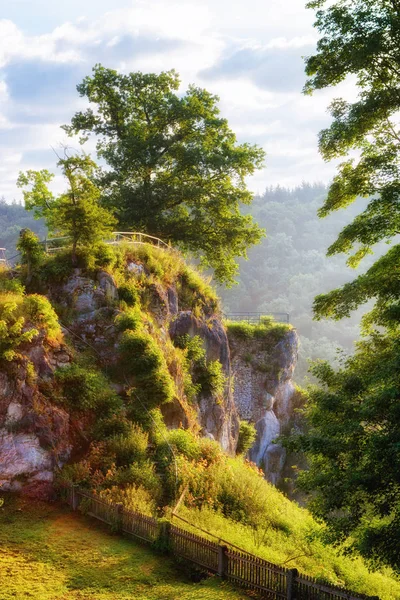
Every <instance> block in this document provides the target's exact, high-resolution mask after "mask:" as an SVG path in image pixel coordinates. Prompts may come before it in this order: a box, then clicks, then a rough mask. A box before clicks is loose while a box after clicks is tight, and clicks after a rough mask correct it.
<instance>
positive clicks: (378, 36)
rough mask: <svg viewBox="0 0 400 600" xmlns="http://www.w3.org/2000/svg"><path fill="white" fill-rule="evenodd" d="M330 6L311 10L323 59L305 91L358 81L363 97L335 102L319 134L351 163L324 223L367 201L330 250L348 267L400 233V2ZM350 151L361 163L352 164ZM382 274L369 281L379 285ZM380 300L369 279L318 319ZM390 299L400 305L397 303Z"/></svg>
mask: <svg viewBox="0 0 400 600" xmlns="http://www.w3.org/2000/svg"><path fill="white" fill-rule="evenodd" d="M324 4H326V2H325V1H324V0H319V1H315V2H310V3H309V5H308V6H310V7H316V8H318V10H317V20H316V23H315V26H316V28H317V29H318V30H319V31H320V33H321V39H320V40H319V42H318V46H317V53H316V54H315V55H314V56H311V57H309V58H308V59H307V61H306V72H307V74H308V75H309V77H310V78H309V80H308V82H307V84H306V87H305V91H306V92H307V93H312V92H313V91H314V90H319V89H324V88H326V87H328V86H332V85H337V84H339V83H340V82H342V81H343V80H344V79H345V78H346V77H347V76H349V75H352V76H356V78H357V86H358V89H359V95H358V98H357V100H356V101H355V102H352V103H351V102H347V101H345V100H343V99H336V100H334V101H333V102H332V104H331V106H330V112H331V114H332V117H333V122H332V124H331V126H330V127H329V128H328V129H325V130H323V131H321V133H320V139H319V146H320V151H321V154H322V156H323V157H324V158H325V159H326V160H330V159H332V158H338V157H345V158H346V160H344V162H343V163H342V164H341V165H340V167H339V172H338V174H337V176H336V177H335V179H334V182H333V184H332V186H331V188H330V190H329V193H328V197H327V199H326V201H325V203H324V205H323V206H322V208H321V209H320V211H319V214H320V216H322V217H324V216H326V215H328V214H329V213H331V212H332V211H334V210H337V209H340V208H344V207H346V206H348V205H349V204H351V203H352V202H354V200H356V198H358V197H363V198H368V201H367V202H366V207H365V210H364V211H363V212H362V213H361V214H360V215H358V216H357V217H356V218H355V219H354V220H353V221H352V223H350V224H349V225H347V226H346V227H345V228H344V229H343V231H342V232H341V233H340V235H339V236H338V238H337V240H336V241H335V242H334V243H333V244H332V245H331V246H330V247H329V249H328V255H334V254H338V253H340V252H345V253H347V254H350V257H349V259H348V262H349V264H350V265H351V266H357V265H358V263H359V262H360V260H361V259H362V258H363V257H365V256H366V255H367V254H368V253H370V252H371V251H372V248H373V247H374V245H375V244H377V243H378V242H380V241H381V240H385V241H391V240H392V239H393V238H395V237H396V236H397V235H398V234H399V233H400V202H399V198H400V128H399V122H398V111H399V108H400V53H399V50H398V48H399V42H400V4H399V3H398V2H397V0H367V1H366V0H351V1H350V0H340V1H339V2H336V3H335V4H333V5H331V6H329V7H328V8H326V9H325V10H323V9H322V7H323V5H324ZM351 152H352V153H353V154H354V152H355V153H356V155H357V158H354V157H349V154H350V153H351ZM396 265H397V261H396V251H394V252H392V253H391V254H388V255H387V257H386V258H385V260H384V262H383V263H381V266H382V267H383V269H384V270H386V271H389V272H390V271H391V270H393V269H394V270H393V271H392V273H393V274H394V273H396V272H397V269H396ZM377 269H378V267H375V275H374V274H372V276H371V277H370V278H369V279H370V280H371V278H373V279H375V281H376V270H377ZM370 283H372V282H371V281H370ZM355 292H356V293H355ZM375 294H376V285H375V286H374V285H367V286H366V285H365V278H362V279H361V280H360V281H359V282H357V280H356V282H355V283H354V284H352V285H351V286H345V287H343V288H342V289H340V290H335V291H334V292H332V293H331V294H330V295H328V296H322V297H319V298H317V300H316V303H315V309H316V314H317V315H318V316H332V317H334V318H335V317H336V318H341V317H342V316H343V315H344V314H348V312H349V311H350V310H353V309H354V308H355V307H356V306H358V305H359V304H362V303H363V302H365V301H366V300H367V299H369V298H374V297H375ZM356 296H357V298H356ZM387 298H388V301H390V302H391V303H393V302H396V298H395V297H389V296H388V297H387ZM331 300H332V301H331ZM346 307H347V309H346ZM377 314H378V313H377V312H376V313H375V315H376V316H377Z"/></svg>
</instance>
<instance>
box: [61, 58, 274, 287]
mask: <svg viewBox="0 0 400 600" xmlns="http://www.w3.org/2000/svg"><path fill="white" fill-rule="evenodd" d="M179 86H180V81H179V78H178V75H177V74H176V73H175V72H174V71H169V72H166V73H161V74H159V75H156V74H143V73H129V74H126V75H125V74H121V73H118V72H117V71H114V70H111V69H106V68H104V67H102V66H101V65H97V66H96V67H95V68H94V69H93V76H91V77H86V78H85V79H84V80H83V82H82V83H81V84H80V85H78V88H77V89H78V91H79V93H80V95H81V96H86V97H87V99H88V100H89V102H90V103H91V104H92V105H93V107H94V110H92V109H91V108H89V109H88V110H86V111H85V112H79V113H77V114H75V116H74V117H73V119H72V122H71V125H69V126H65V127H64V128H65V129H66V131H67V132H68V133H69V134H71V135H72V134H79V135H81V136H82V137H83V139H87V137H88V136H90V135H91V134H95V135H96V137H97V153H98V156H99V157H100V158H101V159H102V160H103V161H105V162H106V163H107V168H106V169H105V170H104V171H103V173H102V175H101V177H100V180H99V182H100V187H101V188H102V201H103V202H104V204H105V205H106V206H111V207H113V209H114V210H115V212H116V215H117V217H118V219H119V222H120V226H121V227H123V228H127V229H134V230H140V231H144V232H147V233H150V234H152V235H156V236H158V237H161V238H164V239H165V240H168V241H170V242H172V243H175V244H177V245H179V246H180V247H181V248H182V249H183V250H189V251H191V252H192V253H193V254H194V255H197V256H198V257H200V258H201V262H202V264H203V265H204V266H206V267H212V268H213V269H214V273H215V276H216V278H217V280H219V281H224V282H228V283H230V282H232V281H233V279H234V276H235V273H236V271H237V264H236V262H235V257H238V256H246V250H247V248H248V247H249V246H251V245H253V244H256V243H258V242H259V240H260V239H261V237H262V234H263V231H262V230H261V229H260V228H259V227H258V226H257V225H256V224H255V223H254V221H253V220H252V218H251V217H250V216H245V215H243V214H241V212H240V207H241V205H243V204H250V203H251V201H252V194H251V193H250V191H249V190H248V189H247V187H246V183H245V178H246V176H248V175H251V174H253V173H254V171H255V169H257V168H259V167H261V166H262V164H263V160H264V152H263V150H262V149H261V148H259V147H257V146H252V145H249V144H238V143H237V141H236V137H235V135H234V133H233V132H232V131H231V129H230V128H229V126H228V122H227V120H226V119H223V118H222V117H221V116H220V112H219V109H218V105H217V102H218V98H217V97H216V96H214V95H212V94H210V93H209V92H208V91H206V90H204V89H200V88H198V87H194V86H190V87H189V89H188V90H187V92H186V93H184V94H179V93H178V89H179Z"/></svg>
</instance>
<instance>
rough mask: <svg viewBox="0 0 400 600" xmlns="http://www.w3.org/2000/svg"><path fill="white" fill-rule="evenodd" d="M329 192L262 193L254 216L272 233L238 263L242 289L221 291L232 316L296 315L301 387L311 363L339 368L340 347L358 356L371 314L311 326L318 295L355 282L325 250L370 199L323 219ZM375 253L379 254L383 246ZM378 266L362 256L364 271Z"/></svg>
mask: <svg viewBox="0 0 400 600" xmlns="http://www.w3.org/2000/svg"><path fill="white" fill-rule="evenodd" d="M326 194H327V187H325V186H324V185H322V184H316V185H309V184H307V183H304V184H303V185H301V186H299V187H296V188H295V189H291V190H290V189H286V188H282V187H279V186H278V187H274V188H268V189H267V190H266V191H265V193H264V195H262V196H256V197H255V199H254V202H253V205H252V206H251V208H250V210H248V212H249V213H250V214H252V215H253V216H254V218H255V220H256V221H257V222H258V224H259V225H260V226H261V227H264V228H265V229H266V231H267V237H266V238H265V239H264V240H263V242H262V243H261V244H260V245H258V246H256V247H254V248H251V249H250V251H249V253H248V254H249V260H248V261H245V260H240V276H239V285H237V286H234V287H233V288H231V289H222V288H221V289H220V290H219V291H220V294H221V296H222V298H223V302H224V306H225V311H226V312H227V313H229V312H242V311H254V312H264V313H265V314H268V313H270V312H288V313H290V321H291V323H292V324H293V325H294V326H295V327H296V328H297V330H298V332H299V334H300V340H301V347H300V353H299V362H298V366H297V370H296V373H295V380H296V382H297V383H299V384H301V385H304V383H305V382H306V378H307V379H308V380H309V376H308V375H307V371H308V359H313V360H315V359H319V358H321V359H326V360H328V361H329V362H330V363H331V364H335V363H336V361H337V359H338V358H339V356H338V353H337V349H340V350H341V351H342V352H345V353H346V354H349V353H352V352H353V349H354V346H353V342H354V341H355V340H357V339H358V337H359V322H360V318H361V315H362V313H363V312H365V311H364V310H363V309H360V310H359V311H358V312H357V313H355V314H353V315H352V317H351V318H349V319H342V320H341V321H327V320H326V321H319V322H317V321H313V315H312V303H313V299H314V297H315V296H316V295H318V294H321V293H324V292H328V291H329V290H332V289H333V288H335V287H339V286H340V285H342V284H343V283H345V282H347V281H351V280H352V279H354V277H355V272H354V270H353V269H351V268H349V267H347V266H346V261H345V258H344V257H343V256H339V257H333V258H327V257H326V250H327V248H328V246H329V245H330V244H331V243H332V242H333V241H334V240H335V239H336V237H337V234H338V233H339V231H341V230H342V229H343V227H344V226H345V225H347V224H348V223H350V222H351V220H352V219H353V218H354V216H355V215H356V214H358V213H359V212H360V211H361V209H362V207H363V206H364V205H365V203H366V202H367V200H364V201H362V200H360V201H358V202H356V203H355V204H354V205H353V206H351V207H350V208H349V209H347V210H342V211H338V212H335V213H334V214H333V215H331V216H330V217H327V218H325V219H320V218H318V216H317V211H318V209H319V208H320V207H321V205H322V203H323V200H324V198H325V196H326ZM386 250H387V248H386ZM377 253H379V255H380V249H379V248H378V251H377ZM375 258H376V256H375ZM372 262H373V258H372V257H369V258H366V259H364V261H363V263H362V271H365V270H367V268H368V267H369V266H370V265H371V264H372ZM359 270H360V271H361V268H360V269H359Z"/></svg>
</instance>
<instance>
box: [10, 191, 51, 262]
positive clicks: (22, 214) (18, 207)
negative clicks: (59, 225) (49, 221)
mask: <svg viewBox="0 0 400 600" xmlns="http://www.w3.org/2000/svg"><path fill="white" fill-rule="evenodd" d="M24 228H29V229H32V231H34V232H35V233H37V235H38V236H39V237H41V238H42V237H44V235H45V233H46V228H45V226H44V224H43V221H37V220H35V219H34V217H33V215H32V213H30V212H28V211H26V210H25V207H24V206H23V204H18V203H16V202H13V203H12V204H9V203H7V202H6V200H5V199H4V198H0V247H1V248H6V249H7V256H8V257H9V258H10V257H11V256H12V255H13V254H15V252H16V250H15V245H16V243H17V239H18V235H19V232H20V231H21V229H24Z"/></svg>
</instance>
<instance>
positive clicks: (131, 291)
mask: <svg viewBox="0 0 400 600" xmlns="http://www.w3.org/2000/svg"><path fill="white" fill-rule="evenodd" d="M118 297H119V299H120V300H122V301H123V302H126V304H127V305H128V306H136V305H137V304H138V302H139V299H140V295H139V290H138V288H137V287H136V286H135V284H134V283H132V282H128V283H124V284H122V285H120V286H118Z"/></svg>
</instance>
